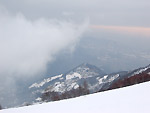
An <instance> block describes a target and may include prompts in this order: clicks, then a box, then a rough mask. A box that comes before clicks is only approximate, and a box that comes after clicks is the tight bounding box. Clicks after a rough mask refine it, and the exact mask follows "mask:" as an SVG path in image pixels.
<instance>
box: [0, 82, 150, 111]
mask: <svg viewBox="0 0 150 113" xmlns="http://www.w3.org/2000/svg"><path fill="white" fill-rule="evenodd" d="M149 96H150V82H147V83H142V84H138V85H134V86H130V87H126V88H121V89H116V90H111V91H106V92H101V93H96V94H91V95H88V96H82V97H78V98H74V99H68V100H62V101H58V102H50V103H44V104H40V105H33V106H27V107H21V108H12V109H6V110H2V111H0V113H150V98H149Z"/></svg>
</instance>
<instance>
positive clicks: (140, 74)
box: [109, 65, 150, 90]
mask: <svg viewBox="0 0 150 113" xmlns="http://www.w3.org/2000/svg"><path fill="white" fill-rule="evenodd" d="M146 81H150V65H148V66H146V67H143V68H139V69H136V70H134V71H132V72H130V73H128V74H127V75H126V76H125V77H124V78H123V79H119V80H118V81H116V82H115V83H113V84H112V85H111V86H110V87H109V90H111V89H116V88H121V87H125V86H130V85H134V84H138V83H142V82H146Z"/></svg>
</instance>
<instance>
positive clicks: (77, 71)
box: [29, 63, 120, 100]
mask: <svg viewBox="0 0 150 113" xmlns="http://www.w3.org/2000/svg"><path fill="white" fill-rule="evenodd" d="M119 76H120V75H119V74H111V75H108V74H106V73H105V72H104V71H103V70H101V69H99V68H98V67H96V66H94V65H91V64H87V63H84V64H81V65H79V66H77V67H76V68H74V69H72V70H70V71H69V72H67V73H65V74H60V75H56V76H53V77H50V78H47V79H44V80H43V81H41V82H40V83H34V84H32V85H31V86H30V87H29V89H30V90H31V91H32V94H34V95H35V97H36V98H37V99H36V100H40V97H41V95H42V94H44V93H46V92H57V93H59V94H62V93H65V92H68V91H71V90H73V89H78V88H79V87H80V86H81V87H83V86H84V83H85V82H86V84H87V85H88V90H89V92H90V93H94V92H97V91H99V90H101V88H102V87H103V86H106V84H108V85H110V84H111V83H112V82H113V81H114V80H116V79H117V78H118V77H119Z"/></svg>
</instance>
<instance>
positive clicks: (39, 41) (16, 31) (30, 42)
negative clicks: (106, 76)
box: [0, 0, 150, 104]
mask: <svg viewBox="0 0 150 113" xmlns="http://www.w3.org/2000/svg"><path fill="white" fill-rule="evenodd" d="M149 11H150V1H149V0H0V86H2V87H0V92H2V91H4V90H5V89H6V88H10V86H12V87H15V86H16V79H19V80H20V78H21V79H24V78H30V77H33V78H38V75H39V76H41V75H44V74H45V73H46V72H47V70H48V74H50V75H51V74H52V75H53V74H60V73H63V72H66V71H68V70H70V69H72V68H74V67H75V66H77V65H79V64H80V63H83V62H88V63H92V64H94V65H96V66H98V67H102V68H104V69H106V70H107V71H108V70H109V72H114V71H119V70H130V69H134V68H138V67H140V66H145V65H147V64H149V63H150V51H149V50H150V45H149V42H150V14H149ZM87 56H88V57H87ZM14 78H15V79H14ZM4 87H5V88H4ZM10 89H11V88H10ZM7 91H8V92H7V93H0V96H1V97H2V95H3V96H4V95H6V94H8V93H9V94H12V93H13V94H14V95H15V92H16V89H14V90H7ZM14 95H13V96H14ZM9 96H10V95H9ZM9 96H8V97H9ZM8 97H6V98H8ZM9 98H10V99H13V98H15V97H12V95H11V97H9ZM0 101H3V102H5V101H4V99H3V98H0ZM16 103H17V102H16ZM6 104H7V103H6Z"/></svg>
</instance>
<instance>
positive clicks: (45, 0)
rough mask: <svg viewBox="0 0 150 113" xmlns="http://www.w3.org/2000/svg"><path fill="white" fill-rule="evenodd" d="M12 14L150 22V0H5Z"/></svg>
mask: <svg viewBox="0 0 150 113" xmlns="http://www.w3.org/2000/svg"><path fill="white" fill-rule="evenodd" d="M0 4H1V5H2V6H4V7H5V8H6V9H7V10H9V11H10V12H11V13H12V14H16V13H18V12H21V13H23V14H24V15H25V16H26V17H27V18H29V19H36V18H41V17H42V18H59V19H66V18H67V19H68V18H71V19H72V18H73V19H76V20H82V19H83V18H88V17H89V18H90V22H91V23H92V24H99V25H120V26H143V27H149V26H150V22H149V20H150V15H149V11H150V7H149V6H150V1H149V0H61V1H57V0H11V1H8V0H1V1H0Z"/></svg>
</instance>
